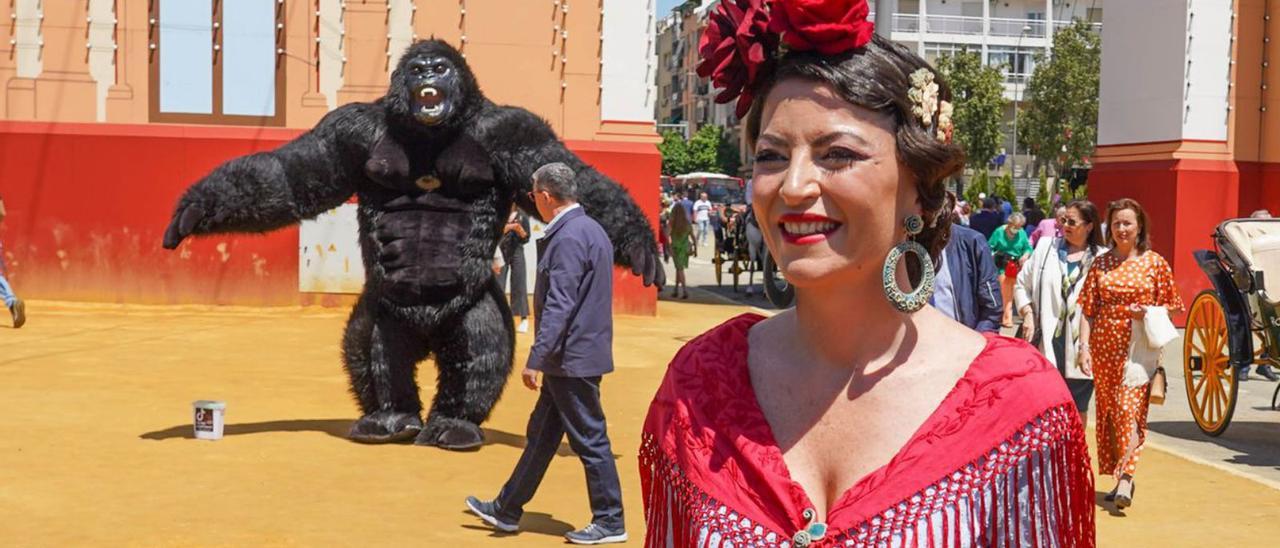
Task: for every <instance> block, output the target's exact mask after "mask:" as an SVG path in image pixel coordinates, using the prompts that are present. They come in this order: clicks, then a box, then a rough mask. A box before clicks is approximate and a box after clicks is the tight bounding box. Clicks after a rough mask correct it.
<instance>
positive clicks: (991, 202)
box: [982, 196, 1000, 211]
mask: <svg viewBox="0 0 1280 548" xmlns="http://www.w3.org/2000/svg"><path fill="white" fill-rule="evenodd" d="M997 207H1000V202H997V201H996V199H995V198H992V197H990V196H987V199H985V200H983V201H982V209H990V210H991V211H995V210H996V208H997Z"/></svg>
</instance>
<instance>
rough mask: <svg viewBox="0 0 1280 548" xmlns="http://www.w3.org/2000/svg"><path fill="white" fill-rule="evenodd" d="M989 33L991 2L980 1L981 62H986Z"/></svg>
mask: <svg viewBox="0 0 1280 548" xmlns="http://www.w3.org/2000/svg"><path fill="white" fill-rule="evenodd" d="M990 35H991V3H990V2H986V1H984V2H982V64H983V65H985V64H987V37H988V36H990Z"/></svg>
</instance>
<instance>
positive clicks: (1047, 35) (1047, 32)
mask: <svg viewBox="0 0 1280 548" xmlns="http://www.w3.org/2000/svg"><path fill="white" fill-rule="evenodd" d="M1052 51H1053V0H1044V54H1045V56H1046V57H1047V56H1048V55H1049V54H1050V52H1052Z"/></svg>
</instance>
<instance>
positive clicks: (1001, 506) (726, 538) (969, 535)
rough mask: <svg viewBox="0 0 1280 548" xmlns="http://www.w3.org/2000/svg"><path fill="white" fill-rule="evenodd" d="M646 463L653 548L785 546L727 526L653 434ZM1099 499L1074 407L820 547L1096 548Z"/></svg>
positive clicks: (647, 439)
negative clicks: (1095, 502) (1096, 500)
mask: <svg viewBox="0 0 1280 548" xmlns="http://www.w3.org/2000/svg"><path fill="white" fill-rule="evenodd" d="M639 457H640V459H639V460H640V485H641V488H642V493H643V496H644V503H645V521H646V527H647V529H646V535H645V546H647V547H648V548H659V547H676V548H683V547H686V546H701V545H704V544H705V545H708V546H710V545H719V544H721V543H723V542H733V543H734V544H735V545H739V544H751V545H755V544H761V545H769V546H773V545H776V544H779V543H780V542H783V541H785V540H787V537H784V536H781V535H774V534H772V533H770V532H768V531H763V532H762V531H761V529H760V528H759V527H757V526H756V524H751V527H750V528H743V527H735V523H734V522H733V520H732V519H730V520H728V521H726V520H724V519H723V518H724V516H723V515H718V514H717V513H716V512H717V507H718V505H719V503H717V502H715V501H714V500H713V499H711V498H710V497H707V496H706V494H704V493H702V492H701V491H700V490H698V489H697V488H696V486H693V485H692V484H691V483H690V482H689V481H688V479H687V478H685V477H684V474H683V473H682V471H681V470H680V469H679V467H678V466H677V465H676V464H675V463H674V462H673V461H672V460H671V459H670V458H669V457H668V456H667V455H666V454H665V453H664V452H663V451H662V450H661V449H660V448H659V447H658V444H657V440H656V439H655V438H653V437H652V436H650V435H648V434H645V436H644V439H643V441H642V444H641V450H640V455H639ZM1093 497H1094V493H1093V470H1092V469H1091V468H1090V462H1089V453H1088V448H1087V446H1086V445H1085V442H1084V424H1083V423H1082V422H1081V420H1080V415H1079V414H1077V413H1076V412H1075V409H1074V407H1073V406H1072V405H1071V404H1067V405H1064V406H1062V407H1059V408H1054V409H1051V410H1049V411H1047V412H1046V413H1045V414H1044V415H1042V416H1041V417H1040V418H1038V419H1036V420H1035V421H1033V422H1032V423H1030V424H1028V425H1027V426H1026V427H1024V428H1023V429H1022V430H1020V431H1019V432H1017V433H1015V434H1014V435H1013V436H1012V437H1011V438H1010V439H1008V440H1006V441H1005V442H1003V443H1001V444H1000V446H999V447H997V448H995V449H993V450H991V451H990V452H989V453H987V454H986V455H984V456H983V457H981V458H980V459H978V460H976V461H974V462H972V463H970V464H969V465H967V466H965V467H964V468H962V469H960V470H958V471H956V472H955V473H953V474H951V475H950V476H948V477H946V478H943V479H942V480H939V482H938V483H935V484H934V485H931V486H929V487H926V488H924V489H922V490H921V491H920V492H919V493H918V494H917V495H915V496H913V497H911V498H910V499H909V500H904V501H902V502H901V503H899V504H898V505H896V507H891V508H888V509H886V511H885V512H884V513H882V514H881V515H879V516H876V517H875V518H873V519H871V520H869V521H868V522H864V523H862V524H860V525H857V526H854V527H853V528H851V529H848V530H845V531H833V532H832V533H831V534H829V536H828V538H827V539H824V540H823V541H820V542H819V543H816V544H815V545H814V546H828V545H830V546H835V545H842V546H843V545H846V544H845V543H846V542H851V544H849V545H853V546H903V547H930V548H933V547H971V546H982V547H991V548H1005V547H1007V548H1022V547H1037V548H1038V547H1048V548H1057V547H1064V548H1079V547H1083V548H1092V547H1094V546H1095V545H1096V540H1095V538H1094V512H1093ZM722 513H723V512H721V514H722ZM742 521H744V522H745V520H742ZM700 534H705V535H707V537H706V538H700V537H699V535H700ZM766 536H767V537H768V538H765V537H766ZM730 539H733V540H730Z"/></svg>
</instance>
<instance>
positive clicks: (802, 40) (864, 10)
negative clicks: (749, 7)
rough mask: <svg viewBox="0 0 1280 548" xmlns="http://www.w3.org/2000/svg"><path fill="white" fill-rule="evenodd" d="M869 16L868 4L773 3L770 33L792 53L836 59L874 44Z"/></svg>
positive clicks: (857, 0) (847, 0) (823, 0)
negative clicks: (814, 53)
mask: <svg viewBox="0 0 1280 548" xmlns="http://www.w3.org/2000/svg"><path fill="white" fill-rule="evenodd" d="M869 14H870V8H868V7H867V0H774V3H773V13H772V16H773V17H772V18H771V20H770V22H769V30H771V31H773V32H775V33H782V40H783V41H784V42H786V44H787V45H788V46H790V47H791V48H792V49H795V50H801V51H808V50H818V53H821V54H823V55H835V54H837V53H843V52H846V51H849V50H851V49H854V48H860V47H862V46H865V45H866V44H867V42H870V41H871V36H872V35H873V34H875V24H874V23H872V22H871V21H868V20H867V15H869Z"/></svg>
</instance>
